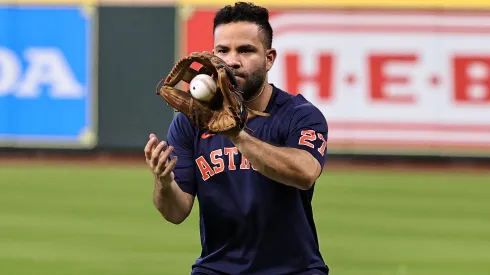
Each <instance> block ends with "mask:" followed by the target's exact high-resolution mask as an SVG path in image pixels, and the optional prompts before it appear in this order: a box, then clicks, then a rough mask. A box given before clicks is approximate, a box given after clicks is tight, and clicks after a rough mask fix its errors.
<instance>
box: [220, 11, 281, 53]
mask: <svg viewBox="0 0 490 275" xmlns="http://www.w3.org/2000/svg"><path fill="white" fill-rule="evenodd" d="M237 22H250V23H255V24H257V25H258V26H259V31H261V32H262V33H263V41H262V42H263V43H264V46H266V48H268V49H270V48H271V47H272V36H273V32H272V27H271V24H270V23H269V11H268V10H267V9H266V8H264V7H261V6H257V5H254V4H253V3H246V2H236V3H235V5H234V6H231V5H227V6H225V7H223V8H221V9H220V10H218V11H217V12H216V14H215V16H214V22H213V33H214V31H215V30H216V28H217V27H218V26H219V25H223V24H229V23H237Z"/></svg>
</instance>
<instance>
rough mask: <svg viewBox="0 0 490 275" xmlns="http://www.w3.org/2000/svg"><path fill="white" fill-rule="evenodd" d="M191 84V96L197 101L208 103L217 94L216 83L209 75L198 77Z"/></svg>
mask: <svg viewBox="0 0 490 275" xmlns="http://www.w3.org/2000/svg"><path fill="white" fill-rule="evenodd" d="M189 84H190V92H191V95H192V97H194V98H195V99H197V100H200V101H205V102H207V101H209V100H211V99H212V98H213V97H214V95H215V94H216V88H217V86H216V82H215V81H214V79H213V78H212V77H211V76H209V75H207V74H198V75H196V77H194V78H193V79H192V80H191V82H190V83H189Z"/></svg>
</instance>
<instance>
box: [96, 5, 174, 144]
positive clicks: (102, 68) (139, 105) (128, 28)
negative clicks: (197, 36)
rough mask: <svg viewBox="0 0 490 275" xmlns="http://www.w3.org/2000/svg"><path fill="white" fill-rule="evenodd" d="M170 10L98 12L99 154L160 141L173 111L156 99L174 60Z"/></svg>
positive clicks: (163, 8)
mask: <svg viewBox="0 0 490 275" xmlns="http://www.w3.org/2000/svg"><path fill="white" fill-rule="evenodd" d="M175 14H176V13H175V8H174V7H148V8H146V7H127V8H125V7H101V8H100V10H99V30H98V41H99V45H98V47H99V49H98V60H99V63H98V77H99V81H98V83H99V84H98V94H99V102H98V103H99V104H98V117H99V120H98V123H99V125H98V132H99V142H98V146H97V147H99V148H107V149H141V150H143V147H144V145H145V143H146V141H147V139H148V135H149V133H151V132H154V133H156V134H157V135H158V136H159V137H161V138H165V137H166V134H167V128H168V126H169V124H170V121H171V119H172V117H173V114H174V112H173V109H172V108H171V107H167V105H166V102H165V101H164V100H163V98H161V97H160V96H158V95H156V94H155V87H156V85H157V83H158V81H159V80H160V79H161V78H162V77H164V76H165V75H166V74H167V73H168V72H169V70H170V69H171V68H172V66H173V62H174V57H175V50H176V49H175V44H176V43H175V19H176V18H175V16H176V15H175Z"/></svg>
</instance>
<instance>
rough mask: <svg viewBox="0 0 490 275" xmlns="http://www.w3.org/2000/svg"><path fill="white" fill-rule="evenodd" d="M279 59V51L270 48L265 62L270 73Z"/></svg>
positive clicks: (266, 53)
mask: <svg viewBox="0 0 490 275" xmlns="http://www.w3.org/2000/svg"><path fill="white" fill-rule="evenodd" d="M276 57H277V51H276V49H274V48H270V49H268V50H266V52H265V62H266V69H267V71H269V70H270V69H272V65H274V61H275V60H276Z"/></svg>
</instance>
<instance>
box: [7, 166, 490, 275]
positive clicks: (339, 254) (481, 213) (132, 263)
mask: <svg viewBox="0 0 490 275" xmlns="http://www.w3.org/2000/svg"><path fill="white" fill-rule="evenodd" d="M489 175H490V174H486V175H484V174H480V175H479V174H468V173H466V174H457V173H428V172H424V173H415V172H380V171H372V172H369V171H364V172H361V171H355V170H353V171H349V172H333V171H328V172H327V173H326V174H325V175H324V176H322V177H321V180H319V182H318V183H317V189H316V193H315V197H314V208H315V217H316V222H317V225H318V232H319V237H320V241H321V250H322V252H323V254H324V256H325V259H326V261H327V263H328V264H329V265H330V267H331V269H332V272H331V274H333V275H368V274H372V275H408V274H410V275H412V274H413V275H415V274H417V275H438V274H440V275H453V274H454V275H461V274H468V275H480V274H481V275H484V274H490V176H489ZM152 188H153V186H152V183H151V175H150V174H149V172H148V170H147V169H145V168H142V167H134V168H128V167H127V166H125V167H105V166H100V167H95V166H91V167H89V166H86V167H79V168H76V167H70V166H63V167H56V166H46V167H39V166H34V167H33V166H30V165H29V164H28V163H26V165H25V166H23V167H21V166H19V165H17V166H15V165H6V164H5V163H3V164H2V165H1V168H0V274H8V275H14V274H26V275H27V274H46V275H57V274H60V275H61V274H63V275H66V274H91V275H96V274H101V275H102V274H103V275H112V274H114V275H115V274H117V275H125V274H128V275H129V274H131V275H145V274H171V275H174V274H175V275H177V274H189V273H190V266H191V264H192V263H193V262H194V260H195V258H196V257H197V256H198V255H199V253H200V246H199V232H198V221H197V215H196V213H197V208H194V211H193V214H192V215H191V216H190V217H189V219H188V220H186V221H185V222H184V223H183V224H181V225H178V226H177V225H172V224H169V223H166V222H165V221H164V220H163V219H162V218H161V217H160V216H159V214H158V212H157V211H156V210H155V209H154V208H153V204H152ZM271 275H274V274H271Z"/></svg>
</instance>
